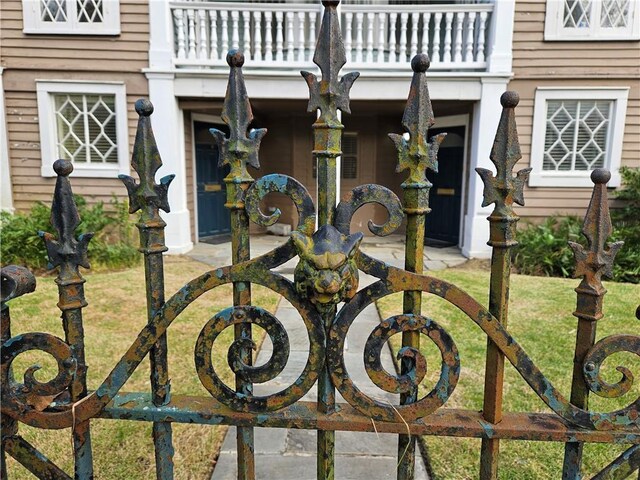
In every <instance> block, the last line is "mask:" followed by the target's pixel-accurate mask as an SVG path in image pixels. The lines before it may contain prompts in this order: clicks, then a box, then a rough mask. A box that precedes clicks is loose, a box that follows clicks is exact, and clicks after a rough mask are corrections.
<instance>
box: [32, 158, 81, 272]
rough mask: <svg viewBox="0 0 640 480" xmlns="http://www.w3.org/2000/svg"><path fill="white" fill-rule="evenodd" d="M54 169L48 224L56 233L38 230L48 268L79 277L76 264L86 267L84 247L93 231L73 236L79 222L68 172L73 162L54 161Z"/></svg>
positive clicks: (71, 168) (69, 172) (71, 170)
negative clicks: (59, 268) (45, 250)
mask: <svg viewBox="0 0 640 480" xmlns="http://www.w3.org/2000/svg"><path fill="white" fill-rule="evenodd" d="M53 170H54V171H55V172H56V174H57V175H58V179H57V180H56V187H55V190H54V192H53V203H52V205H51V225H52V226H53V228H55V230H56V231H57V232H58V238H57V240H56V238H55V237H54V236H53V235H52V234H50V233H46V232H38V235H40V237H41V238H42V239H43V240H44V243H45V246H46V248H47V254H48V256H49V265H48V267H49V269H52V268H55V267H58V266H60V267H62V269H63V270H65V273H69V274H74V273H75V276H79V273H78V266H82V267H84V268H89V259H88V257H87V250H88V248H89V240H91V238H92V237H93V233H85V234H83V235H80V236H79V237H78V238H77V239H76V238H75V230H76V228H78V225H80V215H79V214H78V209H77V208H76V203H75V201H74V200H73V191H72V190H71V183H70V182H69V175H70V174H71V172H73V164H72V163H71V162H70V161H68V160H56V161H55V163H54V164H53Z"/></svg>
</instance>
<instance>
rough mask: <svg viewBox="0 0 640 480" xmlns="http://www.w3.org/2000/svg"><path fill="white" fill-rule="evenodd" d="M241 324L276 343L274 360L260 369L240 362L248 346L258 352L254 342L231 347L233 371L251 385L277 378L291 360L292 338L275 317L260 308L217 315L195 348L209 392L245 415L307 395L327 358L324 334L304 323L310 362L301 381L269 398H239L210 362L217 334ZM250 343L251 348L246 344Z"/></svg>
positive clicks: (252, 396)
mask: <svg viewBox="0 0 640 480" xmlns="http://www.w3.org/2000/svg"><path fill="white" fill-rule="evenodd" d="M239 323H251V324H253V325H258V326H260V327H262V328H263V329H264V330H266V332H267V334H268V335H269V338H270V339H271V342H272V343H273V354H272V356H271V358H270V359H269V360H268V361H267V362H266V363H265V364H264V365H260V366H250V365H245V364H244V363H242V362H241V361H240V358H241V356H240V355H239V354H238V351H239V350H240V349H246V347H247V346H249V347H252V348H254V349H255V343H253V342H252V341H250V340H248V339H238V340H236V341H235V342H234V343H233V344H232V345H231V347H230V348H229V353H228V359H229V365H230V366H231V369H232V370H233V372H234V373H235V374H237V375H240V376H242V378H243V379H244V380H246V381H247V382H251V383H264V382H268V381H269V380H272V379H273V378H275V377H276V376H277V375H278V374H280V372H282V370H283V369H284V367H285V365H286V363H287V360H288V358H289V338H288V335H287V332H286V331H285V329H284V327H283V326H282V324H281V323H280V322H279V321H278V319H277V318H276V317H274V316H273V315H271V314H270V313H269V312H267V311H266V310H264V309H262V308H259V307H252V306H243V307H232V308H227V309H226V310H223V311H222V312H220V313H218V314H217V315H215V316H214V317H213V318H212V319H211V320H209V321H208V322H207V324H206V325H205V326H204V328H203V329H202V332H200V336H199V337H198V341H197V343H196V349H195V362H196V368H197V371H198V376H199V377H200V381H201V382H202V385H203V386H204V387H205V388H206V389H207V391H208V392H209V393H210V394H211V395H212V396H213V397H215V398H216V399H217V400H219V401H221V402H222V403H224V404H225V405H227V406H228V407H230V408H232V409H233V410H236V411H242V412H265V411H271V410H278V409H280V408H282V407H285V406H287V405H290V404H292V403H294V402H295V401H297V400H299V399H300V398H302V396H304V394H305V393H307V392H308V391H309V389H310V388H311V387H312V386H313V384H314V383H315V381H316V378H317V372H318V371H319V369H320V366H321V363H322V359H323V358H324V347H323V344H324V331H323V329H322V328H316V327H315V326H314V325H311V324H310V323H309V322H305V324H306V326H307V331H308V334H309V345H310V350H309V361H308V362H307V364H306V366H305V368H304V370H303V372H302V373H301V374H300V376H299V378H298V379H297V380H296V381H295V382H294V383H293V384H292V385H290V386H289V387H287V388H285V389H284V390H282V391H280V392H278V393H275V394H272V395H267V396H254V395H244V394H243V395H239V394H237V393H236V392H235V391H234V390H232V389H231V388H229V387H228V386H226V385H225V384H224V383H223V382H222V380H220V377H218V375H217V374H216V372H215V370H214V368H213V364H212V361H211V352H212V347H213V344H214V342H215V340H216V338H217V337H218V335H219V334H220V333H221V332H222V331H223V330H224V329H225V328H227V327H230V326H232V325H237V324H239ZM247 342H250V343H251V345H246V343H247Z"/></svg>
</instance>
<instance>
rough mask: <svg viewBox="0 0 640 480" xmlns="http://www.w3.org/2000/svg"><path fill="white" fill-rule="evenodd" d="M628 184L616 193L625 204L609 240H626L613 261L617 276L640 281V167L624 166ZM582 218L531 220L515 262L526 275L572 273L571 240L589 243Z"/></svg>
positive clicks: (617, 212) (613, 214)
mask: <svg viewBox="0 0 640 480" xmlns="http://www.w3.org/2000/svg"><path fill="white" fill-rule="evenodd" d="M620 171H621V174H622V178H623V183H624V186H625V187H624V188H623V189H621V190H618V191H616V193H615V197H616V198H617V199H618V200H621V201H622V205H621V206H620V207H618V208H614V209H612V210H611V217H612V223H613V231H612V233H611V237H610V238H609V242H614V241H618V240H623V241H624V246H623V247H622V249H620V251H619V252H618V254H617V255H616V258H615V261H614V264H613V280H614V281H617V282H630V283H640V169H638V168H635V169H632V168H622V169H621V170H620ZM581 230H582V219H580V218H578V217H572V216H569V217H560V216H553V217H550V218H548V219H546V220H545V221H544V222H543V223H541V224H539V225H533V224H527V225H526V226H525V227H524V228H523V229H522V230H521V231H520V232H519V233H518V242H519V243H520V247H519V248H517V249H515V252H514V254H513V266H514V268H515V269H516V270H517V271H518V272H519V273H523V274H526V275H544V276H554V277H569V276H572V274H573V271H574V268H575V261H574V259H573V252H572V250H571V249H570V248H569V246H568V245H567V241H569V240H571V241H573V242H579V243H582V244H583V245H584V244H585V239H584V237H583V235H582V233H581Z"/></svg>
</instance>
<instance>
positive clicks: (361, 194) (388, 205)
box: [333, 185, 404, 237]
mask: <svg viewBox="0 0 640 480" xmlns="http://www.w3.org/2000/svg"><path fill="white" fill-rule="evenodd" d="M370 203H376V204H378V205H380V206H382V207H383V208H385V209H386V210H387V214H388V218H387V220H386V221H385V223H383V224H382V225H377V224H375V223H373V221H371V220H369V223H368V226H369V231H371V233H373V234H374V235H377V236H379V237H384V236H386V235H391V234H392V233H393V232H395V231H396V230H397V229H398V228H399V227H400V225H401V224H402V221H403V220H404V213H403V211H402V202H400V199H399V198H398V196H397V195H396V194H395V193H393V192H392V191H391V190H389V189H388V188H386V187H383V186H381V185H360V186H358V187H356V188H354V189H353V190H351V191H350V192H348V193H347V194H346V195H345V196H344V197H343V199H342V200H341V201H340V203H339V204H338V206H337V207H336V216H335V220H334V222H333V224H334V226H335V227H336V228H337V229H338V230H339V231H340V233H342V234H343V235H349V233H351V228H350V223H351V219H352V218H353V215H354V214H355V213H356V210H358V209H359V208H360V207H362V206H364V205H366V204H370Z"/></svg>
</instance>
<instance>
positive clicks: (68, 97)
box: [36, 81, 129, 177]
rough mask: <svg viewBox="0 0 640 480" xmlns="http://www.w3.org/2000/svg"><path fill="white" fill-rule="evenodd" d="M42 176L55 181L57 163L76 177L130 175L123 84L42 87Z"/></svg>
mask: <svg viewBox="0 0 640 480" xmlns="http://www.w3.org/2000/svg"><path fill="white" fill-rule="evenodd" d="M36 85H37V93H38V117H39V124H40V132H41V141H40V143H41V150H42V175H43V176H53V175H54V172H53V162H54V161H55V160H57V159H58V158H63V159H66V160H70V161H72V162H73V163H74V173H73V174H74V175H75V176H85V177H117V176H118V175H119V174H128V173H129V161H128V160H129V158H128V157H129V153H128V150H129V149H128V136H127V105H126V94H125V88H124V85H123V84H115V83H113V84H100V83H80V82H70V81H66V82H65V81H60V82H52V81H46V82H44V81H42V82H41V81H38V82H37V83H36Z"/></svg>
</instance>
